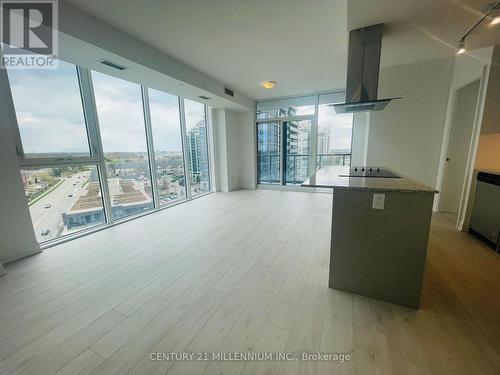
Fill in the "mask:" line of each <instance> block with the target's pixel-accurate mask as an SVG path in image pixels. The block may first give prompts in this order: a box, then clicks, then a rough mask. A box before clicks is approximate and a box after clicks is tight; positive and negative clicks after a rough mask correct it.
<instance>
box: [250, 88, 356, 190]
mask: <svg viewBox="0 0 500 375" xmlns="http://www.w3.org/2000/svg"><path fill="white" fill-rule="evenodd" d="M343 99H344V93H328V94H321V95H318V94H315V95H308V96H303V97H296V98H290V99H277V100H267V101H262V102H258V103H257V114H256V117H257V182H258V183H259V184H278V185H279V184H281V185H300V184H301V183H302V182H303V181H304V180H306V179H307V178H308V177H309V176H310V175H311V174H313V173H314V171H315V169H319V168H322V167H324V166H328V165H344V166H345V165H350V162H351V134H352V121H353V117H352V114H338V115H337V114H336V113H335V110H334V107H333V104H334V103H339V102H342V101H343Z"/></svg>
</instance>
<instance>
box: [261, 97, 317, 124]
mask: <svg viewBox="0 0 500 375" xmlns="http://www.w3.org/2000/svg"><path fill="white" fill-rule="evenodd" d="M315 104H316V96H315V95H310V96H301V97H296V98H290V99H278V100H267V101H263V102H258V103H257V119H258V120H266V119H273V118H276V117H291V116H305V115H314V111H315Z"/></svg>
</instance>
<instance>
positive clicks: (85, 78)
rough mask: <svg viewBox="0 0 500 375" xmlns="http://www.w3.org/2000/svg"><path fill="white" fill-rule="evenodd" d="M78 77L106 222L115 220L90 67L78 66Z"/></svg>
mask: <svg viewBox="0 0 500 375" xmlns="http://www.w3.org/2000/svg"><path fill="white" fill-rule="evenodd" d="M77 71H78V78H79V81H80V90H81V94H82V99H83V110H84V112H85V118H86V121H87V129H88V134H89V138H90V140H91V142H90V144H91V147H92V155H94V156H96V157H97V159H96V161H95V162H96V163H97V166H98V169H99V182H100V184H101V191H102V198H103V202H104V212H105V215H106V222H107V223H112V222H113V215H112V204H111V196H110V193H109V186H108V174H107V169H106V161H105V159H104V151H103V148H102V139H101V133H100V130H99V121H98V118H97V107H96V102H95V96H94V88H93V86H92V76H91V74H90V71H89V70H88V69H85V68H82V67H78V68H77Z"/></svg>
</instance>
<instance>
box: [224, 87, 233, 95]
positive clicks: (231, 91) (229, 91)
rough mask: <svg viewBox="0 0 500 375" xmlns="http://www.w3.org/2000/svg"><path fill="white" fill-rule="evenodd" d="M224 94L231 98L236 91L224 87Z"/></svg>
mask: <svg viewBox="0 0 500 375" xmlns="http://www.w3.org/2000/svg"><path fill="white" fill-rule="evenodd" d="M224 93H226V95H229V96H234V91H233V90H231V89H228V88H227V87H224Z"/></svg>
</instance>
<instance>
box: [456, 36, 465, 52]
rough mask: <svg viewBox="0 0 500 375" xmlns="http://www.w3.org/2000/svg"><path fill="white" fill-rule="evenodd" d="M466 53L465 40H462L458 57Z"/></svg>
mask: <svg viewBox="0 0 500 375" xmlns="http://www.w3.org/2000/svg"><path fill="white" fill-rule="evenodd" d="M465 51H466V49H465V39H460V45H459V47H458V51H457V55H461V54H462V53H464V52H465Z"/></svg>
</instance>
